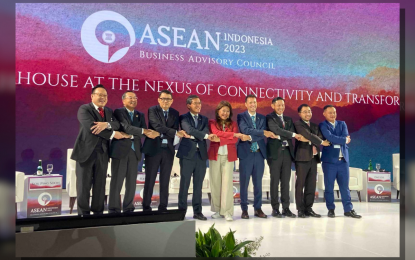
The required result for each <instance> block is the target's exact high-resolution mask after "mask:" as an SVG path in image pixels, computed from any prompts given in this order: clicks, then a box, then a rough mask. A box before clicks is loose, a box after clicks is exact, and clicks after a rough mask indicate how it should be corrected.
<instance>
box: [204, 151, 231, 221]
mask: <svg viewBox="0 0 415 260" xmlns="http://www.w3.org/2000/svg"><path fill="white" fill-rule="evenodd" d="M233 165H234V162H229V161H228V155H218V158H217V160H216V161H215V160H209V175H210V178H209V180H210V189H211V210H212V211H213V212H219V214H220V215H227V214H229V215H231V216H232V215H233Z"/></svg>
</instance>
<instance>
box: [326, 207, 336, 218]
mask: <svg viewBox="0 0 415 260" xmlns="http://www.w3.org/2000/svg"><path fill="white" fill-rule="evenodd" d="M335 216H336V214H334V209H329V213H328V214H327V217H329V218H334V217H335Z"/></svg>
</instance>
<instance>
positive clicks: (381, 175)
mask: <svg viewBox="0 0 415 260" xmlns="http://www.w3.org/2000/svg"><path fill="white" fill-rule="evenodd" d="M367 197H368V202H391V173H390V172H368V173H367Z"/></svg>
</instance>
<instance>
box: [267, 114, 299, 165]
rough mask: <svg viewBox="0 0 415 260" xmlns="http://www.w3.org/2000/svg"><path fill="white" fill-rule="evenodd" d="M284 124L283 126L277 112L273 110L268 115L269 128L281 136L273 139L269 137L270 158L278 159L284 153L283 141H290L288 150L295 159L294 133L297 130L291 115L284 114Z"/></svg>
mask: <svg viewBox="0 0 415 260" xmlns="http://www.w3.org/2000/svg"><path fill="white" fill-rule="evenodd" d="M283 119H284V124H285V126H284V127H283V124H282V121H281V119H280V118H279V117H278V116H277V113H275V112H272V113H270V114H268V115H267V129H268V130H269V131H271V132H273V133H274V134H276V135H279V136H280V139H272V138H268V143H267V152H268V158H269V159H273V160H277V159H278V157H279V156H281V153H282V142H283V141H285V140H286V141H287V142H288V150H289V151H290V154H291V158H292V159H294V148H293V142H292V138H293V133H294V131H295V129H294V124H293V120H292V119H291V117H288V116H284V115H283Z"/></svg>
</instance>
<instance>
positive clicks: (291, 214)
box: [282, 208, 296, 218]
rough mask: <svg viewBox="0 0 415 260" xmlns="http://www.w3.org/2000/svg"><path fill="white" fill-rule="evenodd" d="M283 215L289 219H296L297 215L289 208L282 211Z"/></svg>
mask: <svg viewBox="0 0 415 260" xmlns="http://www.w3.org/2000/svg"><path fill="white" fill-rule="evenodd" d="M282 215H283V216H286V217H289V218H295V217H296V215H295V214H293V213H292V212H291V210H290V209H289V208H286V209H283V210H282Z"/></svg>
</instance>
